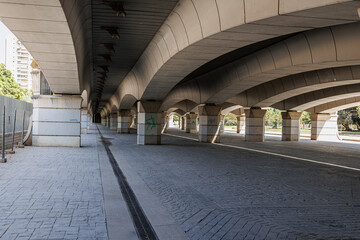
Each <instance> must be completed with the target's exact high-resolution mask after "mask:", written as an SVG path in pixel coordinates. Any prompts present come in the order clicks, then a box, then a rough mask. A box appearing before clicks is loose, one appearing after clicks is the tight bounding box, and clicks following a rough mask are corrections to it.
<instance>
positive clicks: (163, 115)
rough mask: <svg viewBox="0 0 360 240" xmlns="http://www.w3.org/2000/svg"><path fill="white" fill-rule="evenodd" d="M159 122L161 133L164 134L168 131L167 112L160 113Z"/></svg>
mask: <svg viewBox="0 0 360 240" xmlns="http://www.w3.org/2000/svg"><path fill="white" fill-rule="evenodd" d="M161 122H162V125H161V133H166V132H167V130H168V129H169V115H168V114H167V112H162V113H161Z"/></svg>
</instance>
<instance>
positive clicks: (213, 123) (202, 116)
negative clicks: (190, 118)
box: [199, 105, 221, 143]
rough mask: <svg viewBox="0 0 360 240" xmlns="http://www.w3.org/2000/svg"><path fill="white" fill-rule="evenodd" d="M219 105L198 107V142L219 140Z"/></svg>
mask: <svg viewBox="0 0 360 240" xmlns="http://www.w3.org/2000/svg"><path fill="white" fill-rule="evenodd" d="M220 112H221V107H220V106H208V105H205V106H200V107H199V142H207V143H214V142H216V143H217V142H220Z"/></svg>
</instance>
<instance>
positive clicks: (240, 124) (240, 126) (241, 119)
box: [236, 113, 246, 133]
mask: <svg viewBox="0 0 360 240" xmlns="http://www.w3.org/2000/svg"><path fill="white" fill-rule="evenodd" d="M245 120H246V117H245V113H244V115H241V116H236V133H245Z"/></svg>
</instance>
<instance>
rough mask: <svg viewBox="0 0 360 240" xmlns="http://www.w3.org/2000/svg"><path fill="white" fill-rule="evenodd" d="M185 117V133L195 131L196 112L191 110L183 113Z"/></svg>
mask: <svg viewBox="0 0 360 240" xmlns="http://www.w3.org/2000/svg"><path fill="white" fill-rule="evenodd" d="M185 118H186V124H185V131H186V132H187V133H197V131H196V118H197V114H196V113H193V112H191V113H187V114H186V115H185Z"/></svg>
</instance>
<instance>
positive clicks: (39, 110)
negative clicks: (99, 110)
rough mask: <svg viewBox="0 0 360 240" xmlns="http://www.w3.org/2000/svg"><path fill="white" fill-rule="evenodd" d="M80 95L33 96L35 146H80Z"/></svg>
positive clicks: (33, 140) (33, 141) (33, 137)
mask: <svg viewBox="0 0 360 240" xmlns="http://www.w3.org/2000/svg"><path fill="white" fill-rule="evenodd" d="M81 101H82V98H81V96H80V95H63V96H56V95H37V96H33V136H32V145H33V146H51V147H80V141H81V138H80V126H81V121H80V120H81V112H80V109H81Z"/></svg>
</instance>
